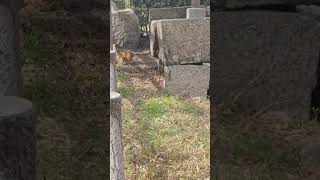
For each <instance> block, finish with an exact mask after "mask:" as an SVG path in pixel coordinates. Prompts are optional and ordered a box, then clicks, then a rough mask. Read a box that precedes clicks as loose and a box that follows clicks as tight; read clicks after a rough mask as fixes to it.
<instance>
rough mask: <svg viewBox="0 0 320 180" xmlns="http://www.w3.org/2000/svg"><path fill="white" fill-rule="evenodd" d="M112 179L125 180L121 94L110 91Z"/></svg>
mask: <svg viewBox="0 0 320 180" xmlns="http://www.w3.org/2000/svg"><path fill="white" fill-rule="evenodd" d="M110 101H111V102H110V180H124V169H123V148H122V125H121V123H122V122H121V96H120V94H119V93H116V92H110Z"/></svg>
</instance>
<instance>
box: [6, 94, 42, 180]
mask: <svg viewBox="0 0 320 180" xmlns="http://www.w3.org/2000/svg"><path fill="white" fill-rule="evenodd" d="M35 123H36V117H35V114H34V112H33V110H32V103H31V102H29V101H27V100H25V99H22V98H18V97H15V96H0V179H1V180H9V179H10V180H11V179H17V180H35V178H36V170H35V161H36V136H35Z"/></svg>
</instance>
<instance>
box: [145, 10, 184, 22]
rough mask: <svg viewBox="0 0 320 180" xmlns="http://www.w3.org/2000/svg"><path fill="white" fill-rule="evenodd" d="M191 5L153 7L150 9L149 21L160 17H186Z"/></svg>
mask: <svg viewBox="0 0 320 180" xmlns="http://www.w3.org/2000/svg"><path fill="white" fill-rule="evenodd" d="M188 8H189V7H187V6H185V7H173V8H151V9H150V10H149V22H151V21H153V20H160V19H184V18H186V17H187V14H186V12H187V9H188Z"/></svg>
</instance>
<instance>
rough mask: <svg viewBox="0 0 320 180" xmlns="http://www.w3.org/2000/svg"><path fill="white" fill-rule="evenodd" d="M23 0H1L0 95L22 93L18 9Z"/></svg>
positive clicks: (21, 5)
mask: <svg viewBox="0 0 320 180" xmlns="http://www.w3.org/2000/svg"><path fill="white" fill-rule="evenodd" d="M22 7H23V0H0V32H1V34H0V52H1V53H0V95H13V96H20V95H21V94H22V83H23V78H22V73H21V69H22V66H23V64H24V61H23V59H22V56H21V52H20V38H19V29H20V22H19V16H18V11H19V10H20V9H21V8H22Z"/></svg>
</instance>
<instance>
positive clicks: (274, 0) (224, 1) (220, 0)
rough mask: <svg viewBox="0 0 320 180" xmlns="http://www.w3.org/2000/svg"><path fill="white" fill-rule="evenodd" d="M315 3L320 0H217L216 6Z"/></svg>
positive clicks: (233, 6)
mask: <svg viewBox="0 0 320 180" xmlns="http://www.w3.org/2000/svg"><path fill="white" fill-rule="evenodd" d="M313 3H320V0H254V1H253V0H215V7H218V8H227V9H235V8H244V7H256V6H268V5H298V4H313Z"/></svg>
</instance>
